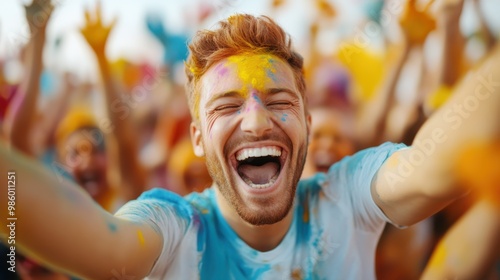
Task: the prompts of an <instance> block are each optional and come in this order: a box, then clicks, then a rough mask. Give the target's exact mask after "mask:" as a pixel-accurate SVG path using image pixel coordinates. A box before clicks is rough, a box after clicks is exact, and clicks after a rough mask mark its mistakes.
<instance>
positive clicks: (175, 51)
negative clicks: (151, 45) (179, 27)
mask: <svg viewBox="0 0 500 280" xmlns="http://www.w3.org/2000/svg"><path fill="white" fill-rule="evenodd" d="M146 25H147V28H148V30H149V32H151V34H153V36H155V38H156V39H158V40H159V41H160V42H161V44H162V45H163V47H164V54H163V62H164V63H165V64H166V65H167V66H168V67H169V69H173V68H174V66H175V65H176V64H177V63H180V62H183V61H184V60H185V59H186V58H187V55H188V47H187V41H188V37H187V36H186V35H185V34H172V33H170V32H168V31H167V30H166V29H165V26H164V25H163V20H162V18H161V17H160V16H159V15H157V14H149V15H147V16H146ZM171 72H172V71H171Z"/></svg>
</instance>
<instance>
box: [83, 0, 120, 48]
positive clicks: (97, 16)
mask: <svg viewBox="0 0 500 280" xmlns="http://www.w3.org/2000/svg"><path fill="white" fill-rule="evenodd" d="M115 24H116V18H115V19H113V21H112V22H111V23H110V24H108V25H104V24H103V22H102V11H101V2H99V1H98V2H97V5H96V8H95V11H94V14H93V15H92V14H91V11H90V10H86V11H85V26H84V27H83V28H82V29H80V32H81V33H82V35H83V37H85V40H86V41H87V43H88V44H89V45H90V47H91V48H92V50H94V52H95V54H96V55H97V56H98V57H104V55H105V54H104V52H105V48H106V42H107V40H108V37H109V33H110V32H111V30H112V29H113V27H114V26H115Z"/></svg>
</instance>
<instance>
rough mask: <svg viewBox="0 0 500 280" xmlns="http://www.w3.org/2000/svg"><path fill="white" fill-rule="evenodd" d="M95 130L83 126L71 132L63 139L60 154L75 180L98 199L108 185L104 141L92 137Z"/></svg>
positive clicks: (107, 188)
mask: <svg viewBox="0 0 500 280" xmlns="http://www.w3.org/2000/svg"><path fill="white" fill-rule="evenodd" d="M96 130H97V129H90V128H84V129H79V130H77V131H75V132H73V133H72V134H70V135H69V136H68V138H67V139H66V140H65V143H64V145H63V148H62V149H63V150H62V151H60V154H61V156H62V160H63V162H64V165H65V166H66V167H67V168H68V172H69V173H70V174H71V175H72V176H73V177H74V179H75V181H76V182H77V183H78V184H79V185H80V186H81V187H83V188H84V189H85V190H86V191H87V192H88V193H89V194H90V196H92V198H93V199H95V200H97V201H99V200H100V199H101V198H102V197H103V196H104V195H105V193H106V192H107V191H109V186H108V181H107V157H106V153H105V150H104V149H105V148H104V142H103V139H96V138H95V137H93V136H94V134H95V131H96Z"/></svg>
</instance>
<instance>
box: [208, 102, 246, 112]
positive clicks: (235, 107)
mask: <svg viewBox="0 0 500 280" xmlns="http://www.w3.org/2000/svg"><path fill="white" fill-rule="evenodd" d="M239 108H240V105H237V104H230V105H221V106H218V107H216V108H214V111H215V112H230V111H234V110H238V109H239Z"/></svg>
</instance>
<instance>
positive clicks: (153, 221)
mask: <svg viewBox="0 0 500 280" xmlns="http://www.w3.org/2000/svg"><path fill="white" fill-rule="evenodd" d="M115 216H116V217H120V218H123V219H126V220H130V221H133V222H136V223H141V224H144V223H145V224H148V225H150V226H151V227H152V228H153V229H154V230H155V231H156V232H157V233H159V234H160V236H161V237H162V238H163V249H162V253H161V258H162V260H170V259H171V257H172V256H173V254H174V252H175V249H176V248H177V247H178V244H180V242H181V241H182V239H183V237H184V235H185V234H186V231H187V230H188V228H189V226H190V225H191V221H192V217H193V207H192V206H191V204H189V203H188V202H187V201H186V200H185V199H184V198H183V197H181V196H179V195H177V194H175V193H173V192H170V191H167V190H165V189H152V190H150V191H147V192H144V193H143V194H142V195H141V196H140V197H139V198H138V199H137V200H133V201H129V202H128V203H127V204H125V205H124V206H123V207H121V208H120V209H119V210H118V211H117V212H116V214H115Z"/></svg>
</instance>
